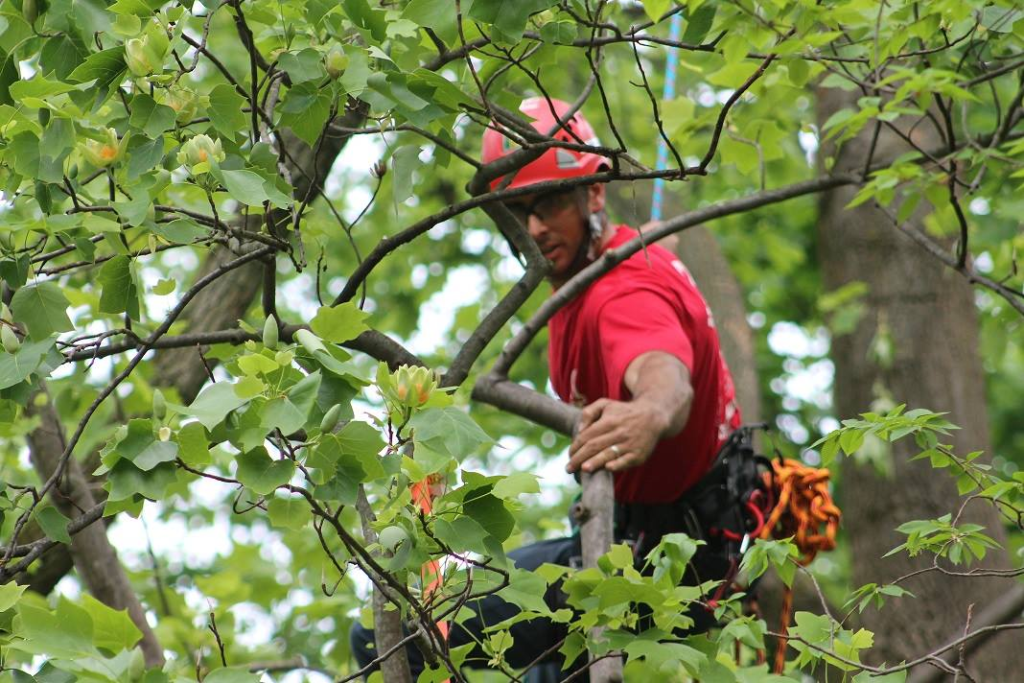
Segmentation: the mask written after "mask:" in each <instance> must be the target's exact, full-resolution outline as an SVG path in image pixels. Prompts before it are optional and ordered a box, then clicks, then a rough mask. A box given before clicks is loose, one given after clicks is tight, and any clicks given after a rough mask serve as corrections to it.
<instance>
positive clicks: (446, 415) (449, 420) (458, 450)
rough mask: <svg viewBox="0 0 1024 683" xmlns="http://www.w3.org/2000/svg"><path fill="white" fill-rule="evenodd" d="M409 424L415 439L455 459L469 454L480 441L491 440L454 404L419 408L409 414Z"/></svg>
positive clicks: (479, 444)
mask: <svg viewBox="0 0 1024 683" xmlns="http://www.w3.org/2000/svg"><path fill="white" fill-rule="evenodd" d="M409 427H410V428H411V429H412V430H413V439H414V440H415V441H417V442H421V443H425V444H426V445H427V447H428V448H430V449H431V450H434V451H437V452H439V453H447V454H448V455H450V456H452V457H454V458H457V459H461V458H463V457H465V456H467V455H470V454H471V453H473V452H475V451H476V449H477V448H479V447H480V446H482V445H484V444H487V443H492V439H491V437H489V436H487V434H486V433H485V432H484V430H482V429H480V427H479V426H478V425H477V423H476V422H473V419H472V418H470V417H469V416H468V415H467V414H466V413H465V412H463V411H462V410H460V409H458V408H455V407H448V408H429V409H427V410H422V411H420V412H418V413H416V414H415V415H413V416H412V419H410V420H409Z"/></svg>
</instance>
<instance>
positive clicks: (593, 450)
mask: <svg viewBox="0 0 1024 683" xmlns="http://www.w3.org/2000/svg"><path fill="white" fill-rule="evenodd" d="M630 450H632V449H630V448H627V446H626V444H625V435H623V434H619V433H613V434H611V435H606V436H603V437H601V438H600V439H595V440H592V441H587V442H586V443H584V444H582V445H578V446H577V450H576V451H575V452H572V451H571V450H570V453H569V455H570V457H569V464H568V465H567V466H566V470H567V471H568V472H575V471H576V470H578V469H580V468H581V467H582V468H583V469H584V470H586V471H588V472H591V471H593V470H594V469H597V468H599V467H600V463H602V462H606V461H608V460H614V459H615V458H619V457H621V456H622V455H623V454H624V453H626V452H628V451H630ZM590 463H598V464H596V465H593V466H592V465H590Z"/></svg>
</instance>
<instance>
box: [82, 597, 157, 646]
mask: <svg viewBox="0 0 1024 683" xmlns="http://www.w3.org/2000/svg"><path fill="white" fill-rule="evenodd" d="M81 606H82V608H83V609H84V610H85V611H86V612H88V614H89V616H90V617H92V630H93V643H95V645H96V647H101V648H103V649H105V650H110V651H111V652H120V651H121V650H131V649H132V648H133V647H135V645H136V643H138V642H139V641H140V640H142V632H141V631H139V629H138V627H137V626H136V625H135V624H134V622H132V619H131V617H129V616H128V610H125V609H122V610H116V609H112V608H110V607H108V606H106V605H104V604H103V603H102V602H100V601H99V600H97V599H96V598H94V597H92V596H91V595H89V594H88V593H84V594H83V595H82V598H81Z"/></svg>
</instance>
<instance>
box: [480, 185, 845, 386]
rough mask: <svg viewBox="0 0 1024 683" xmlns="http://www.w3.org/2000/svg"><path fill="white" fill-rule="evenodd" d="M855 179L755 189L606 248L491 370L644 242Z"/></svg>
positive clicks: (500, 371) (511, 358)
mask: <svg viewBox="0 0 1024 683" xmlns="http://www.w3.org/2000/svg"><path fill="white" fill-rule="evenodd" d="M857 182H858V178H856V177H854V176H825V177H822V178H816V179H814V180H807V181H803V182H799V183H794V184H792V185H788V186H786V187H782V188H779V189H775V190H765V191H764V192H756V193H754V194H751V195H748V196H746V197H743V198H741V199H734V200H732V201H727V202H720V203H718V204H714V205H712V206H708V207H705V208H703V209H697V210H696V211H688V212H686V213H684V214H680V215H678V216H676V217H675V218H672V219H670V220H667V221H665V222H664V223H662V224H661V225H659V226H657V227H656V228H653V229H651V230H648V231H647V232H646V233H645V234H644V235H643V236H641V237H638V238H636V239H634V240H631V241H629V242H627V243H626V244H624V245H622V246H621V247H618V248H617V249H612V250H610V251H606V252H605V253H604V254H603V255H602V256H601V257H600V258H598V259H597V260H596V261H594V262H593V263H591V264H590V265H589V266H587V267H586V268H584V269H583V270H581V271H580V272H579V273H577V274H576V275H575V276H573V278H572V279H570V280H569V281H568V282H566V283H565V285H563V286H562V287H561V288H560V289H559V290H558V291H557V292H555V293H554V294H553V295H552V296H551V298H549V299H548V300H547V301H545V302H544V304H542V305H541V307H540V309H539V310H538V311H537V313H535V314H534V316H533V318H531V319H530V320H529V321H528V322H527V323H526V325H524V326H523V328H522V330H520V331H519V333H518V334H517V335H516V336H515V337H514V338H513V339H512V340H511V341H510V342H509V343H508V344H507V345H506V346H505V349H504V350H503V351H502V352H501V356H500V357H499V358H498V361H497V362H496V363H495V364H494V369H493V371H492V372H494V373H496V374H497V375H498V376H500V377H506V376H508V371H509V368H511V367H512V364H513V363H514V362H515V361H516V359H517V358H519V356H520V355H522V353H523V351H524V350H525V349H526V347H527V345H528V344H529V343H530V341H531V340H532V339H533V338H534V336H536V334H537V332H539V331H540V330H541V329H542V328H543V327H544V326H545V325H546V324H547V323H548V321H549V320H550V319H551V316H553V315H554V314H555V313H556V312H557V311H558V310H559V309H561V308H562V307H563V306H565V305H566V304H568V303H569V302H570V301H572V300H573V299H574V298H576V297H577V296H579V294H581V293H582V292H583V291H584V290H585V289H586V288H587V287H589V286H590V284H591V283H592V282H594V281H595V280H597V279H598V278H599V277H601V276H602V275H604V274H605V273H607V272H608V271H610V270H611V269H612V268H614V267H615V266H616V265H618V264H619V263H621V262H622V261H624V260H626V259H627V258H629V257H630V256H632V255H633V254H635V253H636V252H637V251H639V250H640V249H642V248H644V246H645V245H646V244H651V243H653V242H656V241H658V240H660V239H662V238H663V237H667V236H668V235H671V234H674V233H677V232H680V231H682V230H685V229H686V228H691V227H693V226H695V225H700V224H702V223H707V222H708V221H712V220H715V219H716V218H723V217H725V216H731V215H734V214H737V213H744V212H746V211H751V210H753V209H757V208H760V207H762V206H768V205H770V204H777V203H779V202H784V201H787V200H789V199H794V198H796V197H802V196H804V195H808V194H814V193H816V192H823V191H825V190H830V189H832V188H835V187H839V186H841V185H851V184H855V183H857Z"/></svg>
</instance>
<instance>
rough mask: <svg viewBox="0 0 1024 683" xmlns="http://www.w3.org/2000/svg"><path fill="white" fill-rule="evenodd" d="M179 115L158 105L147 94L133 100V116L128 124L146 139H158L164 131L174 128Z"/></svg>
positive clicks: (168, 108)
mask: <svg viewBox="0 0 1024 683" xmlns="http://www.w3.org/2000/svg"><path fill="white" fill-rule="evenodd" d="M176 116H177V114H176V113H175V111H174V110H173V109H171V108H170V107H168V106H166V105H163V104H157V102H156V100H154V99H153V98H152V97H150V96H149V95H146V94H142V93H140V94H138V95H136V96H135V97H133V98H132V114H131V116H130V117H129V118H128V124H129V125H130V126H131V127H132V128H135V129H136V130H141V131H142V132H143V133H145V134H146V137H149V138H156V137H158V136H159V135H161V134H162V133H163V132H164V131H166V130H170V129H172V128H174V120H175V117H176Z"/></svg>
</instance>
